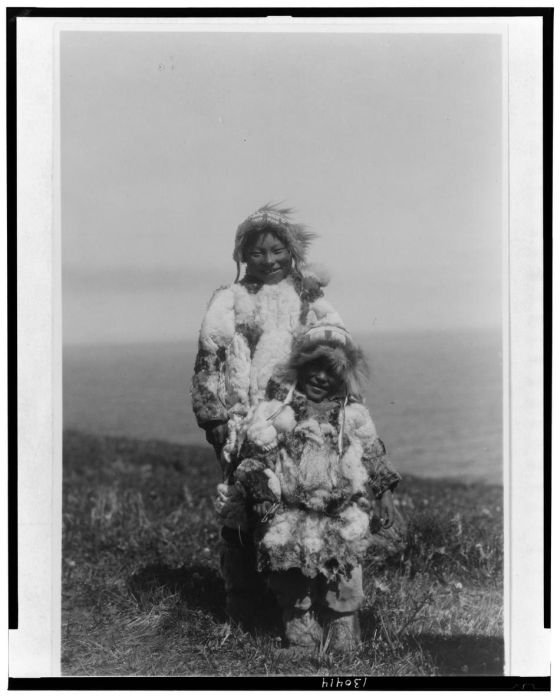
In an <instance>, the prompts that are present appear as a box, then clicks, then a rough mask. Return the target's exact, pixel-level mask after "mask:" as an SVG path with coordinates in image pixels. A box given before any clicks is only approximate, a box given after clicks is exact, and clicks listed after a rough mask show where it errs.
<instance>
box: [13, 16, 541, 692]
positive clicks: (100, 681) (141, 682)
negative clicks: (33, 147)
mask: <svg viewBox="0 0 560 700" xmlns="http://www.w3.org/2000/svg"><path fill="white" fill-rule="evenodd" d="M267 16H274V17H282V16H292V17H298V18H304V17H329V18H330V17H336V18H361V17H363V18H374V17H395V16H398V17H411V18H414V17H426V18H434V17H438V18H439V17H455V18H456V17H465V18H468V17H542V19H543V66H542V67H543V313H544V331H543V352H544V354H543V357H544V365H543V370H544V383H543V390H544V392H543V409H544V425H543V438H544V465H543V475H544V493H543V505H544V507H543V528H544V566H543V575H544V582H543V585H544V609H543V626H544V628H545V629H550V626H551V621H550V620H551V507H552V498H551V497H552V488H551V487H552V468H551V440H552V429H551V425H552V218H553V194H552V189H553V163H552V149H553V42H554V9H553V8H552V7H540V8H538V7H534V8H531V7H519V8H518V7H479V8H473V7H465V8H446V7H425V8H350V7H348V8H334V7H333V8H304V7H303V8H302V7H299V8H292V7H272V8H247V7H245V8H243V7H238V8H189V9H184V8H37V7H9V8H6V165H7V185H6V195H7V219H6V220H7V263H8V265H7V299H8V308H7V312H8V313H7V331H8V346H7V351H8V353H7V358H8V367H7V371H8V374H7V387H8V562H9V568H8V606H9V607H8V626H9V629H17V628H18V617H19V615H18V612H19V604H18V575H17V569H18V532H17V519H18V505H17V487H18V470H17V464H18V448H17V434H18V420H17V377H18V362H17V126H16V124H17V102H16V93H17V71H16V62H17V19H18V18H24V17H35V18H39V17H55V18H56V17H68V18H72V17H93V18H96V17H108V18H123V19H126V18H136V17H138V18H142V17H145V18H150V17H153V18H200V17H223V18H225V19H228V18H233V17H242V18H249V17H258V18H263V17H267ZM328 678H329V679H330V678H334V679H335V681H336V679H342V680H347V679H348V678H349V677H346V676H336V677H331V676H329V677H328ZM320 683H321V677H297V676H294V677H273V678H261V677H251V678H227V679H222V678H220V677H189V678H179V677H171V678H159V677H155V678H149V677H116V676H115V677H94V676H92V677H82V676H78V677H65V676H62V677H43V678H9V682H8V689H9V690H79V689H89V690H94V689H99V690H125V689H126V690H136V689H137V690H156V689H162V687H163V686H165V687H166V689H169V690H181V689H187V688H188V689H194V688H203V689H205V690H210V689H226V688H227V689H231V690H234V689H237V690H244V689H250V690H258V689H277V690H281V689H291V690H295V689H309V690H317V689H320V688H321V685H320ZM271 686H273V688H272V687H271ZM366 686H367V689H377V690H404V689H415V690H473V689H477V690H550V676H548V677H544V676H543V677H540V676H539V677H516V676H499V677H498V676H441V677H435V678H422V677H413V678H412V677H411V678H408V679H407V678H389V677H385V678H383V677H368V679H367V684H366ZM325 689H327V688H325ZM329 689H330V688H329ZM332 689H333V690H336V689H339V688H336V687H335V688H332Z"/></svg>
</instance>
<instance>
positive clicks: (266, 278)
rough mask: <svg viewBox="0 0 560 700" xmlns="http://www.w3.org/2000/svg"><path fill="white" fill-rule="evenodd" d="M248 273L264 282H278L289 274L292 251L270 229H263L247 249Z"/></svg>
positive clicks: (245, 258) (245, 257) (245, 259)
mask: <svg viewBox="0 0 560 700" xmlns="http://www.w3.org/2000/svg"><path fill="white" fill-rule="evenodd" d="M244 261H245V262H246V263H247V274H248V275H250V276H251V277H256V278H257V279H258V280H260V281H261V282H263V283H264V284H276V283H277V282H280V280H283V279H284V277H286V275H287V274H288V272H289V270H290V265H291V262H292V260H291V256H290V251H289V250H288V249H287V248H286V246H285V245H284V243H282V241H281V240H280V239H279V238H277V237H276V236H275V235H274V234H273V233H271V232H270V231H263V233H261V234H260V235H259V236H258V237H257V238H256V239H255V241H254V242H253V243H252V244H251V245H249V247H248V248H247V250H246V251H245V255H244Z"/></svg>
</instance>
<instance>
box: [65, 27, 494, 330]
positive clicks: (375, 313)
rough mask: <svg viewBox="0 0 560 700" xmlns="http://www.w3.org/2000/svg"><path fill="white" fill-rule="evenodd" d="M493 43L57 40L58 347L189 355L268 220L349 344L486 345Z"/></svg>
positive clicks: (336, 38)
mask: <svg viewBox="0 0 560 700" xmlns="http://www.w3.org/2000/svg"><path fill="white" fill-rule="evenodd" d="M500 41H501V40H500V37H499V36H498V35H492V34H431V33H423V34H396V33H384V34H379V33H351V34H349V33H340V34H335V33H320V34H319V33H305V34H294V33H287V32H285V33H277V34H270V33H267V34H263V33H258V32H251V33H229V32H228V33H217V32H204V33H193V32H161V31H160V32H157V31H154V32H108V31H103V32H96V31H90V32H79V31H71V32H70V31H69V32H64V33H63V34H62V39H61V64H60V98H61V101H60V114H61V125H60V128H61V205H62V228H61V232H62V274H63V276H62V279H63V337H64V342H65V343H68V344H75V343H80V344H82V343H100V342H101V343H111V342H118V343H121V342H143V341H149V342H153V341H169V340H185V339H192V338H195V337H196V334H197V332H198V329H199V327H200V322H201V319H202V316H203V314H204V310H205V308H206V304H207V302H208V300H209V298H210V296H211V294H212V291H213V290H214V289H216V288H217V287H218V286H220V285H224V284H229V283H230V282H232V281H233V279H234V277H235V265H234V263H233V261H232V257H231V256H232V251H233V240H234V236H235V230H236V228H237V226H238V224H239V223H240V222H241V221H242V220H243V219H244V218H245V217H246V216H248V215H249V214H250V213H251V212H253V211H254V210H255V209H257V208H258V207H259V206H261V205H262V204H265V203H266V202H270V201H280V202H282V203H283V204H284V205H285V206H291V207H293V208H294V209H295V210H296V213H295V214H294V218H295V219H296V220H298V221H301V222H304V223H306V224H307V225H308V226H309V227H310V228H312V229H313V230H314V231H316V232H317V234H319V238H318V239H317V240H316V241H315V242H314V244H313V247H312V249H311V253H310V256H309V257H310V260H311V261H312V262H316V263H318V264H320V265H322V266H324V267H326V269H327V270H328V271H329V273H330V276H331V283H330V284H329V287H328V288H327V290H326V294H327V296H328V298H329V300H330V301H331V302H332V303H333V304H334V306H335V307H336V308H337V309H338V310H339V311H340V313H341V315H342V316H343V318H344V320H345V323H346V325H347V327H348V328H349V329H350V330H351V331H352V332H355V333H360V334H364V333H383V332H394V331H415V330H422V331H430V330H440V329H454V328H455V329H458V328H461V329H463V328H474V329H476V328H488V327H498V326H499V324H500V322H501V313H502V312H501V289H502V275H501V266H502V258H503V252H502V228H503V218H502V216H503V202H502V188H503V178H502V170H503V168H502V158H503V156H504V155H506V154H504V153H503V152H502V137H503V132H502V116H503V115H502V107H501V100H502V66H501V51H502V49H501V43H500Z"/></svg>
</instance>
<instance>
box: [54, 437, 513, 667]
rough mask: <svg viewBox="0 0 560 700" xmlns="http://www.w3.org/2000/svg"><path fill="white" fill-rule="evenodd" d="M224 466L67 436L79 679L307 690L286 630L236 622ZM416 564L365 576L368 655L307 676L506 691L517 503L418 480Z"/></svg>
mask: <svg viewBox="0 0 560 700" xmlns="http://www.w3.org/2000/svg"><path fill="white" fill-rule="evenodd" d="M218 477H219V473H218V467H217V465H216V464H215V459H214V457H213V453H212V452H211V451H210V450H208V449H205V448H203V447H189V448H187V447H183V446H176V445H171V444H167V443H161V442H155V441H148V442H140V441H135V440H128V439H124V438H122V439H121V438H102V437H95V436H90V435H85V434H82V433H78V432H67V433H65V436H64V526H63V527H64V540H63V589H62V592H63V622H62V624H63V629H62V637H63V649H62V667H63V673H64V674H67V675H88V676H92V675H162V676H167V675H176V676H177V675H179V676H181V675H202V676H208V675H210V676H250V675H276V674H281V675H290V676H291V675H294V659H293V657H291V656H290V654H289V653H287V652H286V650H284V649H282V648H281V645H280V642H279V640H278V635H279V629H278V627H277V626H276V622H275V618H274V617H273V616H269V617H268V618H267V617H263V624H262V628H260V629H258V630H256V632H254V633H251V634H250V633H248V632H246V631H244V630H242V629H241V628H240V627H239V626H237V625H235V624H230V622H229V621H228V620H227V619H226V616H225V614H224V609H223V608H224V593H223V586H222V582H221V579H220V576H219V572H218V562H217V549H218V540H219V537H218V528H217V525H216V522H215V518H214V514H213V508H212V497H213V493H214V488H215V484H216V483H217V481H218ZM396 495H397V502H398V505H399V506H400V509H401V511H402V512H403V514H404V515H405V517H406V518H407V520H408V521H409V532H408V536H407V545H406V550H405V551H404V553H401V554H399V555H395V556H393V557H392V558H390V559H389V560H386V561H378V560H376V558H375V556H374V554H372V555H371V556H370V557H369V558H368V560H367V561H366V563H365V566H364V588H365V592H366V605H365V606H364V608H363V610H362V612H361V623H362V631H363V644H362V646H361V648H360V650H359V651H358V652H357V653H356V652H355V653H352V654H346V655H337V656H333V655H332V654H331V653H329V650H328V646H327V647H326V648H323V649H321V650H319V651H318V652H317V653H314V654H309V655H301V654H300V655H298V660H297V669H298V670H297V674H298V675H322V676H325V675H353V676H362V675H368V676H375V675H379V676H403V675H412V676H414V675H417V676H418V675H422V676H423V675H461V674H472V675H482V674H489V675H500V674H501V673H502V666H503V642H502V636H503V633H502V581H503V576H502V551H503V544H502V500H501V499H502V492H501V488H499V487H497V486H486V485H483V484H475V485H470V486H468V485H464V484H459V483H455V482H451V481H450V482H442V481H431V480H423V479H417V478H413V477H408V478H405V479H403V483H402V484H401V486H399V489H398V491H397V494H396Z"/></svg>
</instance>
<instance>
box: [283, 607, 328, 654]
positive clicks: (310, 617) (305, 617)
mask: <svg viewBox="0 0 560 700" xmlns="http://www.w3.org/2000/svg"><path fill="white" fill-rule="evenodd" d="M282 621H283V623H284V636H285V637H286V641H287V642H288V644H290V645H293V646H299V647H315V646H317V645H318V644H320V642H321V639H322V637H323V628H322V627H321V625H320V624H319V622H318V621H317V619H316V617H315V615H314V614H313V612H312V611H311V610H299V609H298V608H289V609H287V610H286V609H285V610H283V613H282Z"/></svg>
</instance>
